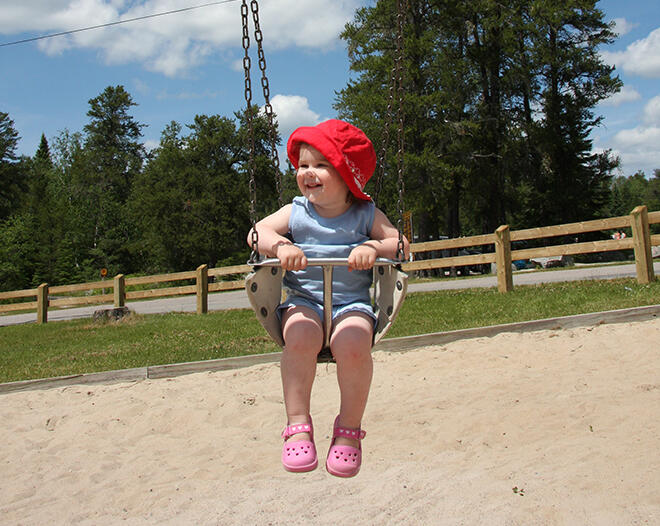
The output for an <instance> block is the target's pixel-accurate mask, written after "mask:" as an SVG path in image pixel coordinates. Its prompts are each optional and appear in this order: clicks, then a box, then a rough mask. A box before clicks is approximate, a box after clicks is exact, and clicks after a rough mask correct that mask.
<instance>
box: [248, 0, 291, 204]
mask: <svg viewBox="0 0 660 526" xmlns="http://www.w3.org/2000/svg"><path fill="white" fill-rule="evenodd" d="M250 7H251V9H252V19H253V20H254V39H255V40H256V42H257V54H258V57H259V69H260V70H261V87H262V89H263V94H264V112H265V113H266V117H267V118H268V131H269V136H270V137H269V138H270V158H271V160H272V163H273V168H274V169H275V176H276V177H275V184H276V187H277V202H278V204H279V205H280V208H282V206H284V203H283V201H282V172H281V171H280V156H279V153H278V152H277V134H276V132H275V122H274V119H273V106H272V105H271V103H270V86H269V84H268V76H267V75H266V57H265V55H264V49H263V45H262V43H263V34H262V33H261V27H260V25H259V3H258V2H257V1H256V0H252V2H251V3H250Z"/></svg>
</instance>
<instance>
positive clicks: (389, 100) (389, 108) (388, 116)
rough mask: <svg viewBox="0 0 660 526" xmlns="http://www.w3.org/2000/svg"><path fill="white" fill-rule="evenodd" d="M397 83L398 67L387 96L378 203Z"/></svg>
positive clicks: (393, 74)
mask: <svg viewBox="0 0 660 526" xmlns="http://www.w3.org/2000/svg"><path fill="white" fill-rule="evenodd" d="M395 85H396V69H392V75H391V77H390V89H389V96H388V98H387V109H386V110H385V125H384V126H383V136H382V139H381V145H380V155H379V156H378V178H377V179H376V189H375V191H374V202H375V203H376V204H378V198H379V196H380V191H381V190H382V188H383V179H384V178H385V159H386V157H387V145H388V144H389V142H390V127H391V125H392V102H393V101H394V90H395Z"/></svg>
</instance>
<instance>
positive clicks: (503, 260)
mask: <svg viewBox="0 0 660 526" xmlns="http://www.w3.org/2000/svg"><path fill="white" fill-rule="evenodd" d="M658 223H660V211H657V212H648V210H647V208H646V206H638V207H636V208H635V209H634V210H633V211H632V212H631V213H630V215H627V216H620V217H612V218H608V219H596V220H593V221H584V222H580V223H571V224H565V225H555V226H547V227H540V228H529V229H525V230H509V227H508V226H507V225H503V226H501V227H499V228H498V229H497V230H496V231H495V232H494V233H492V234H484V235H479V236H471V237H461V238H455V239H443V240H439V241H428V242H425V243H413V244H411V246H410V251H411V253H412V255H413V260H412V261H409V262H406V263H404V264H403V265H402V267H403V269H404V270H405V271H406V272H410V271H419V270H426V269H436V268H448V267H454V266H456V267H461V266H466V265H483V264H488V263H495V264H496V266H497V286H498V289H499V291H500V292H509V291H510V290H512V289H513V271H512V262H513V261H516V260H525V259H533V258H541V257H561V256H567V255H575V254H590V253H596V252H608V251H615V250H626V249H633V250H634V254H635V263H636V268H637V280H638V282H639V283H650V282H651V281H653V280H654V279H655V276H654V271H653V258H652V251H651V247H652V246H654V245H660V234H656V235H651V233H650V225H652V224H658ZM628 228H629V229H631V230H632V237H626V238H624V239H607V240H602V241H589V242H582V243H570V244H563V245H553V246H542V247H536V248H528V249H522V250H512V248H511V244H512V243H513V242H515V241H529V240H539V239H546V238H552V237H557V236H574V235H579V234H584V233H587V232H597V231H603V230H617V231H618V230H622V229H628ZM489 245H490V246H493V245H494V247H495V251H494V252H486V253H482V254H473V255H468V256H455V257H446V258H434V259H420V260H415V255H416V254H420V253H424V252H432V251H442V250H451V249H460V248H467V247H477V246H489ZM249 271H250V267H249V265H234V266H230V267H220V268H213V269H209V268H208V266H207V265H200V266H199V267H198V268H197V270H195V271H189V272H177V273H174V274H159V275H155V276H142V277H134V278H126V277H125V276H124V275H123V274H119V275H117V276H115V277H114V279H113V280H112V282H111V283H110V282H109V281H96V282H93V283H80V284H76V285H63V286H55V287H49V286H48V284H46V283H43V284H41V285H39V286H38V287H37V288H36V289H28V290H18V291H10V292H0V301H2V300H15V299H22V298H28V299H32V301H21V302H18V303H8V304H0V313H3V312H12V311H14V312H15V311H26V310H27V311H33V310H36V311H37V322H38V323H46V321H47V320H48V308H49V307H72V306H79V305H94V304H106V303H110V302H113V304H114V306H115V307H117V308H119V307H124V306H125V304H126V301H127V300H138V299H148V298H160V297H165V296H178V295H183V294H195V295H196V296H197V313H198V314H203V313H205V312H207V311H208V294H209V292H218V291H223V290H235V289H241V288H243V287H244V286H245V282H244V279H239V280H234V281H214V280H211V282H209V278H215V277H220V276H231V275H245V274H247V273H248V272H249ZM193 280H194V282H195V284H194V285H184V286H173V287H165V288H154V289H147V290H128V289H130V288H131V287H135V286H144V285H151V284H156V283H172V282H177V281H193ZM106 289H111V290H112V293H110V294H106V293H105V290H106ZM99 290H100V291H102V293H101V294H92V295H86V296H69V297H66V296H65V295H67V294H72V293H73V294H76V293H80V292H87V293H90V291H99ZM57 296H65V297H59V298H58V297H57Z"/></svg>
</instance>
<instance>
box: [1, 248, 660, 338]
mask: <svg viewBox="0 0 660 526" xmlns="http://www.w3.org/2000/svg"><path fill="white" fill-rule="evenodd" d="M654 271H655V274H656V276H660V261H656V262H655V263H654ZM635 275H636V271H635V265H610V266H605V267H595V266H589V265H584V266H576V267H572V268H570V269H566V270H555V271H553V272H535V271H521V272H515V273H514V275H513V284H514V286H515V285H532V284H537V283H556V282H560V281H578V280H589V279H615V278H623V277H634V276H635ZM496 286H497V278H496V276H495V275H490V276H483V277H474V278H470V279H453V280H449V279H447V280H443V279H440V280H437V281H429V282H424V283H413V284H411V285H410V286H409V287H408V291H409V292H428V291H433V290H456V289H466V288H479V287H481V288H487V287H496ZM196 305H197V304H196V298H195V296H194V295H191V296H177V297H175V298H166V299H157V300H150V301H138V302H130V303H127V306H128V307H129V308H130V309H131V310H132V311H134V312H137V313H139V314H160V313H164V312H195V310H196V308H197V307H196ZM109 307H112V305H94V306H91V307H76V308H70V309H61V310H52V311H49V312H48V321H59V320H72V319H76V318H91V317H92V315H93V314H94V311H96V310H98V309H102V308H109ZM248 308H250V303H249V301H248V299H247V296H246V294H245V291H243V290H236V291H229V292H219V293H215V294H209V310H224V309H248ZM36 319H37V315H36V313H28V314H13V315H9V316H0V326H3V325H4V326H6V325H18V324H21V323H31V322H35V321H36Z"/></svg>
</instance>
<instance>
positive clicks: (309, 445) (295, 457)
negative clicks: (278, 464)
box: [282, 417, 319, 473]
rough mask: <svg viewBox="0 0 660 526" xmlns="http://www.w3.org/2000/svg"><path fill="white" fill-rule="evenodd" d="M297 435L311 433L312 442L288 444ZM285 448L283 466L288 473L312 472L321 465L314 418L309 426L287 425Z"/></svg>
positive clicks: (283, 450)
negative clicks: (315, 436)
mask: <svg viewBox="0 0 660 526" xmlns="http://www.w3.org/2000/svg"><path fill="white" fill-rule="evenodd" d="M297 433H309V436H310V437H311V440H294V441H293V442H286V440H288V439H289V437H292V436H293V435H295V434H297ZM282 438H284V441H285V442H284V446H282V465H283V466H284V469H286V470H287V471H293V472H295V473H301V472H303V471H312V470H313V469H316V466H318V464H319V459H318V456H317V454H316V446H314V427H313V426H312V418H311V417H310V418H309V424H293V425H287V426H286V427H285V428H284V431H282Z"/></svg>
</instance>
